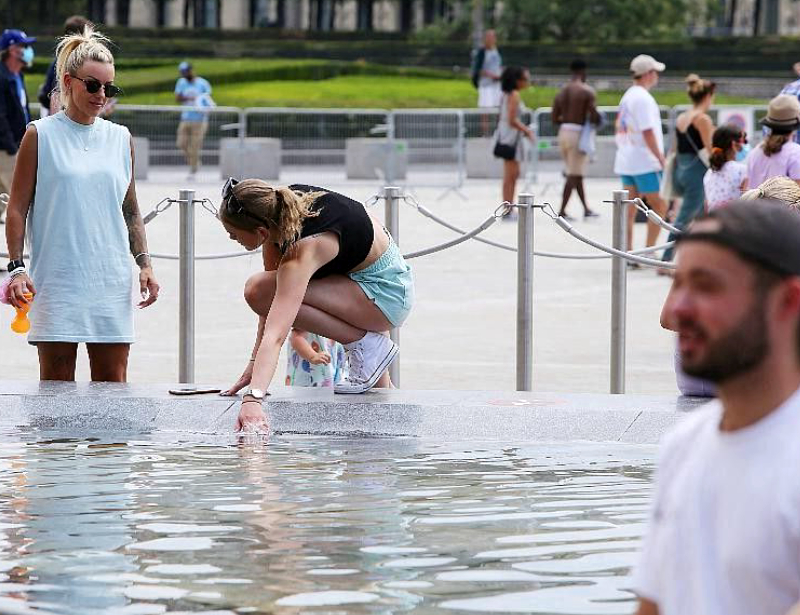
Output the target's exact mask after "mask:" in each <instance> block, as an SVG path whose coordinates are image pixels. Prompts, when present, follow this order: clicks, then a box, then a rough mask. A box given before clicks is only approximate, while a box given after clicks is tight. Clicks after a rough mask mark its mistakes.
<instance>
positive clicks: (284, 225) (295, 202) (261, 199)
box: [219, 179, 325, 246]
mask: <svg viewBox="0 0 800 615" xmlns="http://www.w3.org/2000/svg"><path fill="white" fill-rule="evenodd" d="M323 194H325V193H324V192H305V193H303V192H295V191H294V190H292V189H291V188H287V187H278V188H273V187H272V186H270V185H269V184H267V183H266V182H264V181H262V180H260V179H245V180H242V181H241V182H239V183H238V184H236V185H235V186H234V187H233V195H234V196H235V197H236V201H238V203H239V204H240V205H241V206H242V208H243V209H244V210H245V211H246V212H247V213H248V214H250V215H247V214H244V213H238V214H235V213H232V212H231V209H230V208H229V207H228V202H227V201H226V202H224V203H223V204H222V207H221V208H220V212H219V219H220V220H222V221H223V222H228V223H229V224H231V225H232V226H235V227H236V228H239V229H242V230H245V231H254V230H256V229H257V228H259V227H263V226H264V224H259V222H258V221H259V220H263V221H264V223H266V224H267V225H269V227H270V228H273V229H275V230H276V231H277V233H278V243H279V244H281V245H284V246H288V245H290V244H292V243H294V242H295V241H297V239H298V238H299V237H300V232H301V231H302V230H303V221H304V220H305V219H306V218H313V217H315V216H318V215H319V212H318V211H311V206H312V205H313V204H314V202H315V201H316V200H317V199H318V198H319V197H321V196H322V195H323Z"/></svg>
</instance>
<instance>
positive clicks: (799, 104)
mask: <svg viewBox="0 0 800 615" xmlns="http://www.w3.org/2000/svg"><path fill="white" fill-rule="evenodd" d="M761 123H762V124H764V126H768V127H770V128H773V129H774V128H777V129H779V130H780V129H784V130H794V129H795V128H797V127H798V126H800V101H798V100H797V97H796V96H788V95H787V94H781V95H779V96H776V97H775V98H773V99H772V100H771V101H769V107H768V108H767V117H765V118H764V119H763V120H761Z"/></svg>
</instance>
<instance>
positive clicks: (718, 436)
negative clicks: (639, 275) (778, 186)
mask: <svg viewBox="0 0 800 615" xmlns="http://www.w3.org/2000/svg"><path fill="white" fill-rule="evenodd" d="M798 237H800V214H798V213H797V211H795V210H792V209H790V208H788V207H787V206H786V205H785V204H783V203H779V202H777V201H737V202H734V203H731V204H730V205H728V206H727V207H724V208H721V209H717V210H714V211H713V212H711V213H709V214H708V215H707V216H705V217H703V218H700V219H698V220H697V221H695V222H694V224H693V225H692V226H691V227H690V228H689V230H688V232H686V233H685V234H683V235H681V236H679V237H678V249H677V269H676V271H675V279H674V281H673V285H672V288H671V289H670V292H669V295H668V296H667V299H666V301H665V303H664V309H663V313H662V318H663V319H664V320H665V321H666V322H667V323H669V324H670V328H673V329H675V330H676V331H677V332H678V336H679V350H680V353H681V360H682V362H683V369H684V370H685V371H686V372H687V373H688V374H690V375H692V376H697V377H701V378H705V379H707V380H711V381H713V382H714V383H716V385H717V387H718V395H719V399H718V400H715V401H713V402H711V403H710V404H708V405H707V406H705V407H703V408H702V409H700V410H697V411H696V413H694V414H693V415H692V416H690V417H688V418H686V419H684V420H683V421H682V422H681V423H680V424H679V425H678V426H677V427H676V428H675V429H674V430H673V431H672V432H670V433H669V434H668V435H667V436H666V438H665V439H664V442H663V443H662V447H661V454H660V459H659V466H658V472H657V480H656V488H655V496H654V501H653V506H652V510H651V516H650V524H649V528H648V532H647V534H646V537H645V540H644V543H643V547H642V554H641V561H640V563H639V565H638V567H637V570H636V573H635V575H634V579H633V589H634V591H635V592H636V594H637V595H638V596H639V600H640V601H639V609H638V611H637V614H638V615H756V614H757V615H786V614H787V613H788V612H789V610H790V609H791V608H792V605H794V604H796V603H797V602H798V601H800V445H798V439H799V438H800V242H798V241H797V238H798Z"/></svg>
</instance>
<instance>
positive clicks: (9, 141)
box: [0, 29, 36, 222]
mask: <svg viewBox="0 0 800 615" xmlns="http://www.w3.org/2000/svg"><path fill="white" fill-rule="evenodd" d="M35 41H36V38H34V37H33V36H28V35H27V34H25V33H24V32H23V31H22V30H13V29H10V30H5V31H4V32H3V34H2V36H0V193H2V192H5V193H6V194H8V193H10V192H11V178H12V177H13V175H14V164H15V162H16V160H17V150H18V149H19V144H20V142H21V141H22V135H24V134H25V127H26V126H27V125H28V122H30V121H31V114H30V111H29V110H28V95H27V94H26V90H25V78H24V77H23V76H22V69H24V68H26V67H29V66H31V65H32V64H33V47H32V46H31V45H32V44H33V43H34V42H35ZM5 208H6V206H5V204H4V203H3V201H0V222H2V220H3V216H4V215H5Z"/></svg>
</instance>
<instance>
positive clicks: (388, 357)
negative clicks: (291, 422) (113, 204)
mask: <svg viewBox="0 0 800 615" xmlns="http://www.w3.org/2000/svg"><path fill="white" fill-rule="evenodd" d="M218 217H219V219H220V221H221V222H222V224H223V226H224V227H225V230H226V231H228V234H229V236H230V238H231V239H232V240H234V241H237V242H239V243H240V244H241V245H243V246H244V247H245V248H247V249H248V250H256V249H258V248H261V249H262V253H263V258H264V271H263V272H261V273H257V274H255V275H253V276H251V277H250V279H249V280H248V281H247V284H246V285H245V289H244V296H245V300H246V301H247V303H248V304H249V305H250V307H251V308H252V309H253V311H254V312H256V313H257V314H258V315H259V317H260V319H259V326H258V333H257V335H256V343H255V346H254V348H253V353H252V355H251V358H250V362H249V363H248V366H247V368H246V369H245V371H244V373H243V374H242V376H241V377H240V378H239V380H238V381H237V382H236V383H235V384H234V385H233V386H232V387H231V388H230V389H229V390H228V391H226V394H229V395H235V394H236V393H237V392H238V391H239V390H241V389H242V388H243V387H245V386H248V385H250V386H249V388H248V389H247V390H246V391H245V392H244V395H243V398H242V399H243V401H242V406H241V410H240V412H239V419H238V422H237V429H243V430H244V429H247V430H256V431H260V430H262V429H268V425H267V422H266V415H265V414H264V411H263V409H262V402H263V400H264V396H265V395H266V390H267V387H268V386H269V384H270V382H271V381H272V378H273V376H274V374H275V368H276V366H277V362H278V354H279V353H280V350H281V347H282V346H283V343H284V341H285V340H286V337H287V335H288V334H289V331H290V329H291V328H292V327H293V326H296V327H298V328H300V329H302V330H304V331H309V332H311V333H316V334H318V335H322V336H323V337H326V338H329V339H332V340H336V341H337V342H340V343H341V344H343V345H344V348H345V352H346V354H347V360H348V363H349V368H350V369H349V374H348V376H347V378H346V379H345V380H344V381H343V382H341V383H337V384H336V385H335V386H334V392H335V393H364V392H366V391H368V390H369V389H371V388H372V387H374V386H379V387H391V386H392V384H391V380H390V378H389V375H388V372H387V368H388V367H389V365H390V364H391V363H392V361H393V360H394V359H395V357H396V356H397V352H398V348H397V346H396V345H395V344H394V342H392V340H391V339H389V337H388V335H387V334H388V332H389V330H391V329H392V328H395V327H400V326H401V325H402V324H403V322H404V321H405V319H406V318H407V317H408V315H409V313H410V311H411V307H412V305H413V303H414V280H413V275H412V273H411V267H409V266H408V265H407V264H406V262H405V261H404V260H403V257H402V255H401V254H400V251H399V249H398V248H397V245H396V244H395V243H394V241H393V240H392V238H391V236H390V235H389V233H388V231H386V229H385V228H384V227H383V226H382V225H381V223H380V222H379V221H378V220H377V219H375V218H373V217H372V215H370V213H369V212H368V211H367V210H366V208H365V207H364V205H363V204H361V203H359V202H358V201H355V200H353V199H350V198H348V197H346V196H344V195H342V194H337V193H336V192H332V191H330V190H325V189H323V188H316V187H313V186H306V185H299V184H296V185H291V186H288V187H272V186H270V185H268V184H267V183H266V182H263V181H261V180H259V179H246V180H244V181H242V182H237V181H236V180H234V179H229V180H228V182H227V183H226V184H225V188H224V189H223V199H222V205H221V206H220V210H219V214H218Z"/></svg>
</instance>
